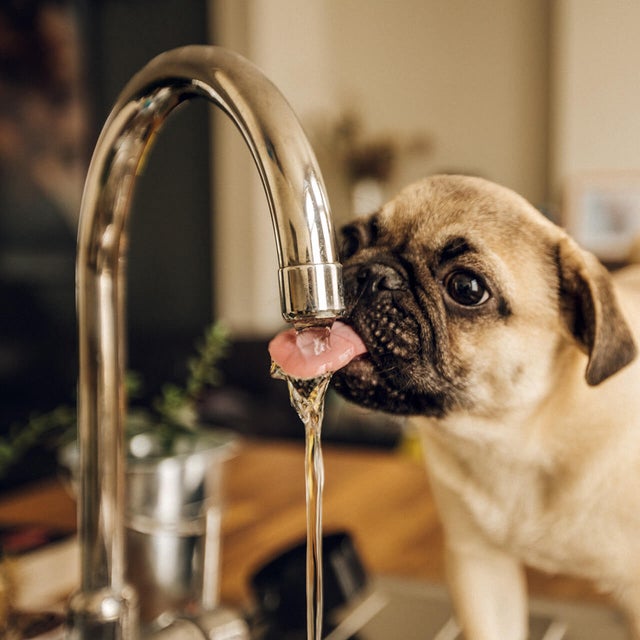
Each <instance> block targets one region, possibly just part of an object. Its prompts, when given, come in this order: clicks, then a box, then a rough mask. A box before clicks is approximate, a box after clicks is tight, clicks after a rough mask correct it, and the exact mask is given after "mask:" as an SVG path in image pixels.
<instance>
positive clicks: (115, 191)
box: [68, 46, 343, 640]
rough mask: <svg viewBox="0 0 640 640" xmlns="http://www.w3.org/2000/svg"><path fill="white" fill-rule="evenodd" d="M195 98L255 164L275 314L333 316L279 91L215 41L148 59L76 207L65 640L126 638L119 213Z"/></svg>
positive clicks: (131, 600)
mask: <svg viewBox="0 0 640 640" xmlns="http://www.w3.org/2000/svg"><path fill="white" fill-rule="evenodd" d="M196 97H203V98H205V99H207V100H209V101H211V102H212V103H213V104H215V105H217V106H218V107H220V108H221V109H222V110H223V111H224V112H225V113H226V114H227V115H228V116H229V117H230V118H231V119H232V120H233V122H234V123H235V124H236V126H237V128H238V129H239V130H240V132H241V133H242V135H243V137H244V139H245V141H246V143H247V145H248V146H249V149H250V150H251V153H252V155H253V158H254V160H255V163H256V166H257V169H258V172H259V174H260V176H261V179H262V183H263V185H264V189H265V193H266V196H267V201H268V205H269V210H270V212H271V218H272V221H273V227H274V232H275V241H276V250H277V253H278V262H279V267H280V268H279V285H280V297H281V304H282V314H283V317H284V318H285V320H287V321H288V322H293V323H294V324H295V325H297V326H307V325H313V324H329V323H331V321H332V320H333V319H334V318H335V317H337V316H339V315H340V314H341V313H342V311H343V302H342V277H341V265H340V264H339V262H338V253H337V249H336V244H335V239H334V235H333V229H332V223H331V216H330V211H329V204H328V199H327V196H326V192H325V188H324V185H323V181H322V177H321V174H320V171H319V169H318V166H317V163H316V160H315V156H314V154H313V151H312V150H311V147H310V145H309V143H308V141H307V138H306V136H305V134H304V132H303V130H302V127H301V126H300V124H299V122H298V120H297V118H296V117H295V115H294V113H293V111H292V110H291V108H290V106H289V105H288V104H287V102H286V101H285V99H284V98H283V97H282V95H281V94H280V93H279V91H278V90H277V89H276V88H275V87H274V85H273V84H272V83H271V82H270V81H269V80H267V79H266V78H265V76H264V75H263V74H262V73H261V72H260V71H259V70H258V69H257V68H256V67H255V66H253V65H252V64H251V63H250V62H248V61H247V60H245V59H244V58H242V57H241V56H239V55H237V54H235V53H232V52H230V51H227V50H225V49H221V48H218V47H210V46H189V47H183V48H180V49H175V50H173V51H169V52H166V53H164V54H161V55H159V56H158V57H157V58H155V59H154V60H152V61H151V62H150V63H149V64H148V65H147V66H146V67H144V68H143V69H142V70H141V71H140V72H139V73H138V74H137V75H135V76H134V77H133V78H132V79H131V81H130V82H129V84H128V85H127V86H126V87H125V89H124V91H123V92H122V94H121V95H120V98H119V99H118V101H117V103H116V105H115V107H114V108H113V110H112V112H111V115H110V116H109V119H108V120H107V122H106V124H105V126H104V128H103V131H102V133H101V136H100V138H99V140H98V143H97V145H96V148H95V151H94V154H93V158H92V160H91V164H90V167H89V171H88V174H87V179H86V183H85V190H84V195H83V201H82V206H81V212H80V224H79V232H78V255H77V265H76V279H77V282H76V286H77V307H78V326H79V348H80V376H79V397H78V427H79V434H78V437H79V442H80V476H81V482H80V496H79V542H80V548H81V584H80V589H79V591H78V592H77V593H76V594H74V596H73V597H72V599H71V602H70V608H69V623H68V636H69V637H70V638H73V639H74V640H76V639H77V640H81V639H82V640H88V639H89V638H91V639H93V638H100V639H101V640H116V639H118V640H129V639H132V638H136V637H137V635H138V622H137V604H136V594H135V593H134V592H133V590H132V589H131V588H130V587H129V586H128V585H127V584H126V581H125V544H124V423H125V413H126V406H125V405H126V401H125V393H124V384H123V380H124V372H125V368H126V367H125V360H126V348H125V335H126V330H125V311H124V300H125V284H126V279H125V261H126V246H127V218H128V215H129V210H130V203H131V198H132V194H133V189H134V186H135V181H136V177H137V175H138V173H139V171H140V168H141V165H142V164H143V162H144V158H145V156H146V154H147V153H148V152H149V151H150V149H151V146H152V143H153V140H154V136H155V134H156V133H157V132H158V130H159V129H160V128H161V126H162V124H163V123H164V121H165V119H166V118H167V117H168V115H169V114H170V113H171V112H172V111H173V110H174V109H175V108H176V107H178V106H179V105H181V104H182V103H184V102H186V101H189V100H191V99H192V98H196Z"/></svg>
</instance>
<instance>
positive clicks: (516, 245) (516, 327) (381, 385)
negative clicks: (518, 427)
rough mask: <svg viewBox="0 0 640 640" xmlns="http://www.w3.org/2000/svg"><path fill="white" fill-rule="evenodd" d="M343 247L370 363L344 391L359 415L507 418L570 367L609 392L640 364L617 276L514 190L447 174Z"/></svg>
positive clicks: (350, 303) (350, 230)
mask: <svg viewBox="0 0 640 640" xmlns="http://www.w3.org/2000/svg"><path fill="white" fill-rule="evenodd" d="M343 236H344V242H343V245H344V246H343V264H344V270H345V271H344V274H345V277H344V283H345V293H346V298H347V318H346V320H347V322H349V323H350V324H351V325H352V326H353V327H354V329H355V330H356V332H357V333H358V334H359V335H360V336H361V338H362V339H363V341H364V342H365V344H366V346H367V348H368V354H366V355H365V356H363V357H360V358H358V359H356V360H354V361H353V362H352V363H350V364H349V365H348V366H347V367H346V368H344V369H343V370H341V371H339V372H337V373H336V374H335V376H334V386H335V387H336V388H337V389H338V391H339V392H341V393H342V394H343V395H344V396H346V397H347V398H348V399H350V400H353V401H355V402H357V403H359V404H362V405H364V406H367V407H370V408H374V409H381V410H384V411H388V412H392V413H398V414H414V415H415V414H418V415H427V416H434V417H443V416H445V415H447V414H449V413H450V412H453V411H457V410H461V411H467V412H468V411H472V412H473V413H475V414H476V415H480V414H483V415H484V414H486V415H492V416H494V415H496V414H497V413H499V412H501V411H508V410H509V409H513V408H514V407H515V406H516V405H521V404H522V403H526V402H528V401H531V402H537V401H539V400H540V399H541V398H542V397H543V396H544V394H545V393H546V392H547V391H548V389H549V387H550V385H552V384H553V380H554V376H553V371H554V369H555V368H557V364H558V362H559V360H561V359H563V358H564V359H567V358H573V359H576V358H578V359H584V361H585V364H584V367H585V370H586V374H585V375H586V380H587V382H588V383H589V384H590V385H597V384H599V383H600V382H602V381H603V380H605V379H606V378H607V377H609V376H611V375H613V374H614V373H615V372H617V371H618V370H619V369H620V368H622V367H623V366H625V365H626V364H628V363H629V362H630V361H631V360H632V359H633V358H634V357H635V345H634V341H633V338H632V336H631V334H630V332H629V329H628V327H627V325H626V323H625V321H624V319H623V317H622V314H621V312H620V310H619V309H618V306H617V303H616V300H615V296H614V293H613V290H612V288H611V283H610V279H609V276H608V273H607V272H606V270H605V269H604V267H602V266H601V265H600V263H599V262H598V261H597V260H596V259H595V258H594V257H593V256H592V255H591V254H588V253H587V252H585V251H582V250H581V249H580V248H578V247H577V245H576V244H575V243H574V242H573V241H572V240H571V239H570V238H569V237H568V236H567V235H566V234H565V233H564V232H563V231H562V230H561V229H560V228H558V227H557V226H555V225H554V224H552V223H551V222H549V221H548V220H547V219H546V218H544V216H542V215H541V214H540V213H539V212H538V211H537V210H535V209H534V208H533V207H532V206H531V205H530V204H528V203H527V202H526V201H525V200H524V199H522V198H520V197H519V196H517V195H516V194H515V193H513V192H511V191H509V190H508V189H505V188H503V187H499V186H497V185H495V184H492V183H489V182H487V181H485V180H481V179H479V178H468V177H461V176H435V177H432V178H428V179H426V180H424V181H422V182H419V183H417V184H415V185H412V186H410V187H408V188H407V189H405V190H404V191H402V192H401V193H400V194H399V195H398V196H397V197H396V198H395V199H394V200H392V201H391V202H390V203H388V204H387V205H386V206H384V207H383V208H382V209H381V210H380V211H379V212H378V213H375V214H373V215H371V216H369V217H367V218H363V219H360V220H358V221H357V222H355V223H353V224H351V225H348V226H347V227H345V228H344V229H343ZM576 347H577V349H576ZM582 354H587V358H584V356H583V355H582Z"/></svg>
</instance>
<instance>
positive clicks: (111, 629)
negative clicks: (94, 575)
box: [66, 586, 139, 640]
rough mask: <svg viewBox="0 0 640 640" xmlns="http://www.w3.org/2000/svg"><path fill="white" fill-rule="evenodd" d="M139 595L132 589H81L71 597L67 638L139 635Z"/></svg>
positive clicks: (96, 639)
mask: <svg viewBox="0 0 640 640" xmlns="http://www.w3.org/2000/svg"><path fill="white" fill-rule="evenodd" d="M137 611H138V598H137V595H136V592H135V590H134V589H131V588H130V587H128V586H127V587H125V588H124V589H123V590H122V591H121V592H120V593H115V592H114V591H112V590H110V589H100V590H99V591H93V592H92V591H80V592H78V593H76V594H74V595H73V596H72V597H71V600H70V602H69V610H68V617H67V631H66V638H67V639H68V640H85V639H86V638H91V639H92V640H120V639H121V638H127V639H128V638H137V637H138V628H139V625H138V614H137Z"/></svg>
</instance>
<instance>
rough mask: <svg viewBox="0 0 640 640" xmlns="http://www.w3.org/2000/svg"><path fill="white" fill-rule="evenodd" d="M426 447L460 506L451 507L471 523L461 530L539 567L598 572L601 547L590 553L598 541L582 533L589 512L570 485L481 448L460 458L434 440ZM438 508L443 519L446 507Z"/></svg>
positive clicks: (431, 464)
mask: <svg viewBox="0 0 640 640" xmlns="http://www.w3.org/2000/svg"><path fill="white" fill-rule="evenodd" d="M427 446H433V447H434V449H436V450H435V451H433V452H432V453H433V455H428V456H427V462H428V467H429V469H430V473H431V475H432V477H433V479H434V480H435V481H437V482H438V483H441V484H442V485H443V486H445V487H446V488H447V489H448V491H447V494H448V495H449V496H454V498H453V499H455V500H458V501H459V504H460V505H461V507H462V508H461V509H455V510H454V512H455V513H457V514H460V513H462V514H466V515H463V517H468V518H469V519H470V520H471V521H472V523H473V526H472V527H463V529H465V530H469V531H477V532H478V533H479V534H480V535H481V536H482V537H484V538H485V539H486V540H488V541H489V542H490V543H491V544H493V545H495V546H497V547H499V548H502V549H504V550H505V551H507V552H509V553H510V554H512V555H514V556H516V557H518V558H520V559H521V560H522V561H523V562H524V563H526V564H529V565H531V566H535V567H537V568H539V569H542V570H545V571H550V572H563V573H564V572H567V573H573V574H576V573H577V574H580V575H584V576H590V575H593V574H594V573H597V572H600V571H601V569H602V567H601V566H600V565H601V563H602V560H603V558H602V554H601V551H602V548H600V552H598V553H594V548H596V549H597V547H598V545H597V544H596V545H594V540H593V539H592V538H591V537H590V534H589V533H587V534H586V535H585V531H589V529H588V520H589V514H587V513H586V512H585V511H584V510H582V509H580V508H577V507H576V505H577V504H578V503H577V501H575V500H574V499H573V496H572V495H571V493H572V489H571V488H570V487H567V485H566V484H563V481H562V479H561V478H559V477H557V476H554V475H553V474H550V473H548V472H547V471H545V470H544V469H542V468H541V467H539V466H536V465H529V464H522V463H521V462H520V461H517V462H514V461H513V460H511V459H509V458H508V457H504V458H501V457H499V456H495V455H488V454H487V452H486V451H485V452H484V454H483V455H479V454H478V455H475V456H473V457H472V458H460V457H458V456H455V455H451V454H450V453H449V452H448V451H447V450H446V449H442V448H441V447H439V446H438V445H437V443H431V445H429V444H428V445H427ZM449 499H451V498H449ZM441 506H443V505H441ZM441 511H442V512H443V516H444V517H445V518H446V517H447V509H446V508H444V509H441ZM585 523H586V525H585ZM585 526H587V529H585Z"/></svg>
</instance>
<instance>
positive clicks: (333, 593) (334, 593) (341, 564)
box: [251, 532, 367, 640]
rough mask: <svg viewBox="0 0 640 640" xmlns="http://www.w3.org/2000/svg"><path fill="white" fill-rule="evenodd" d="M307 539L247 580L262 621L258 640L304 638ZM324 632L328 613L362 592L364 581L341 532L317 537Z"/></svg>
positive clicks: (361, 568)
mask: <svg viewBox="0 0 640 640" xmlns="http://www.w3.org/2000/svg"><path fill="white" fill-rule="evenodd" d="M306 553H307V546H306V542H303V543H301V544H299V545H297V546H295V547H293V548H291V549H289V550H287V551H285V552H284V553H283V554H282V555H280V556H278V557H277V558H275V559H274V560H272V561H270V562H269V563H268V564H266V565H265V566H264V567H262V568H261V569H259V570H258V571H257V572H256V573H255V574H254V575H253V577H252V578H251V587H252V589H253V592H254V594H255V598H256V603H257V607H258V612H257V613H258V618H259V619H261V620H262V622H263V623H264V625H265V631H264V635H263V636H262V638H263V640H271V639H273V640H275V639H276V638H279V639H284V638H286V639H287V640H298V639H300V640H304V639H305V638H306V624H307V618H306V612H307V604H306V602H307V600H306ZM322 569H323V584H324V589H323V595H324V598H323V620H324V625H323V628H324V633H323V635H326V633H327V632H328V631H329V630H330V627H331V613H332V612H333V611H334V610H336V609H338V608H340V607H342V606H344V605H347V604H348V603H349V602H350V601H351V600H353V599H354V598H356V597H358V596H359V595H360V594H362V593H363V591H364V589H365V587H366V585H367V576H366V572H365V570H364V566H363V565H362V562H361V560H360V557H359V556H358V552H357V551H356V548H355V546H354V543H353V540H352V538H351V536H350V535H349V534H348V533H346V532H336V533H331V534H328V535H325V536H324V537H323V539H322Z"/></svg>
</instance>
